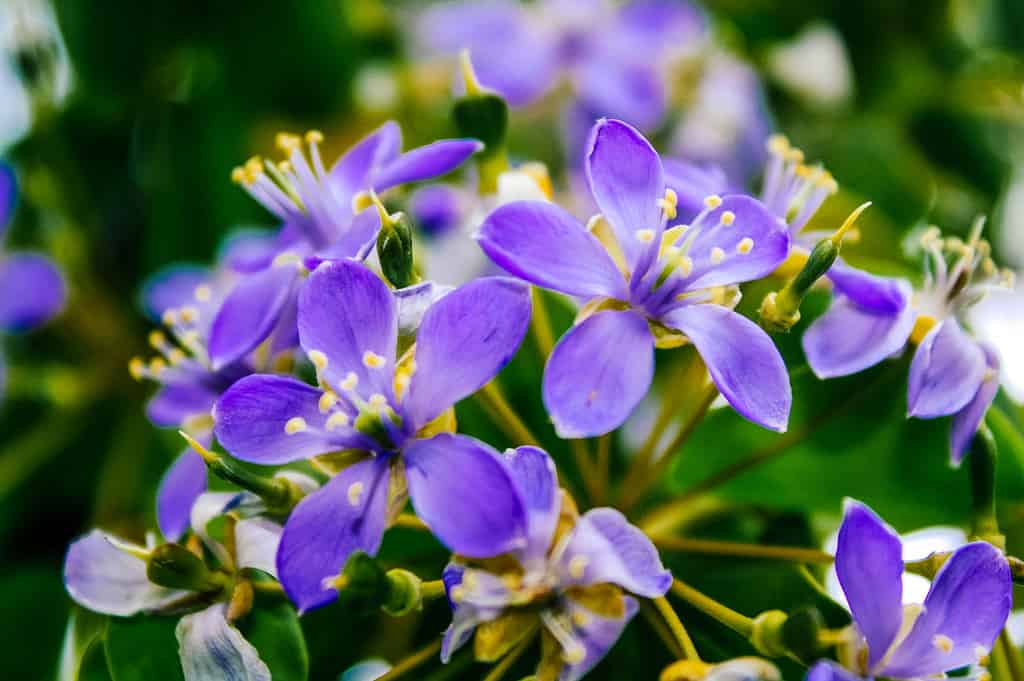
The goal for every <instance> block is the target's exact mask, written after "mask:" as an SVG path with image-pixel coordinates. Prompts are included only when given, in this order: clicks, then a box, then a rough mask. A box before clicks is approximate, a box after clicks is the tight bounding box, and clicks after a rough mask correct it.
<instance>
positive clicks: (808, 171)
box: [796, 164, 818, 180]
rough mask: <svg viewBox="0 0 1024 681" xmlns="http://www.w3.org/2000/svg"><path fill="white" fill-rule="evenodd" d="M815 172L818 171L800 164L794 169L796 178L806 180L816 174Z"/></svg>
mask: <svg viewBox="0 0 1024 681" xmlns="http://www.w3.org/2000/svg"><path fill="white" fill-rule="evenodd" d="M817 170H818V169H817V168H812V167H811V166H809V165H804V164H801V165H798V166H797V167H796V175H797V177H799V178H801V179H804V180H806V179H807V178H809V177H810V176H811V175H813V174H814V173H815V172H817Z"/></svg>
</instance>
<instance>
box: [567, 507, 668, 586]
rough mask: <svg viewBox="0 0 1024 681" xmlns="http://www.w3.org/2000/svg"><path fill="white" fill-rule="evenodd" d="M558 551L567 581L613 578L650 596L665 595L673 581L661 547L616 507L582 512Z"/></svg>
mask: <svg viewBox="0 0 1024 681" xmlns="http://www.w3.org/2000/svg"><path fill="white" fill-rule="evenodd" d="M555 555H556V560H557V562H558V569H559V572H560V573H561V578H562V583H563V584H582V585H586V584H599V583H602V582H611V583H612V584H618V585H619V586H621V587H622V588H623V589H625V590H627V591H630V592H632V593H635V594H637V595H638V596H645V597H647V598H658V597H659V596H664V595H665V593H666V592H667V591H668V589H669V587H670V586H671V585H672V574H671V573H670V572H669V571H668V570H666V569H665V567H664V566H663V565H662V564H661V558H660V557H659V556H658V549H656V548H655V547H654V544H652V543H651V540H650V539H648V537H647V535H645V534H644V533H643V532H642V531H641V530H640V529H639V528H637V527H635V526H633V525H631V524H630V523H629V521H628V520H626V516H624V515H622V514H621V513H620V512H618V511H616V510H615V509H613V508H595V509H592V510H590V511H587V512H586V513H584V514H583V515H582V516H580V518H579V519H578V520H577V521H576V527H575V528H574V529H573V531H572V533H571V534H570V535H569V536H568V537H566V538H565V539H564V540H563V543H562V545H561V546H559V547H558V548H557V549H556V552H555Z"/></svg>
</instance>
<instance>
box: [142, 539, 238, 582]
mask: <svg viewBox="0 0 1024 681" xmlns="http://www.w3.org/2000/svg"><path fill="white" fill-rule="evenodd" d="M146 577H148V578H149V581H151V582H153V583H154V584H157V585H159V586H164V587H167V588H168V589H185V590H188V591H213V590H215V589H219V588H221V587H223V586H224V583H223V581H222V580H220V579H218V578H217V575H215V574H214V573H213V572H211V571H210V569H209V568H208V567H206V563H204V562H203V560H202V559H201V558H199V557H198V556H197V555H196V554H194V553H192V552H191V551H189V550H188V549H186V548H185V547H184V546H182V545H181V544H163V545H161V546H158V547H156V548H155V549H153V551H152V553H150V555H149V560H148V561H146Z"/></svg>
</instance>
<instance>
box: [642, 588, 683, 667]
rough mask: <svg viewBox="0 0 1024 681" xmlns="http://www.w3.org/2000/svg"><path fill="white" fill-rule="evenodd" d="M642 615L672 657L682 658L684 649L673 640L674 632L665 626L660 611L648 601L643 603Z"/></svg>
mask: <svg viewBox="0 0 1024 681" xmlns="http://www.w3.org/2000/svg"><path fill="white" fill-rule="evenodd" d="M640 614H642V615H643V616H644V619H645V620H647V623H648V624H650V625H651V629H653V630H654V633H655V634H656V635H657V636H658V638H660V639H661V642H662V643H664V644H665V647H666V648H668V650H669V652H670V653H672V656H673V657H676V658H682V657H683V649H682V648H680V647H679V643H677V642H676V640H675V639H674V638H672V632H670V631H669V630H668V627H667V626H665V622H664V620H662V618H661V616H660V615H659V614H658V609H657V608H656V607H654V604H653V603H652V602H651V601H648V600H646V599H645V600H643V601H641V602H640Z"/></svg>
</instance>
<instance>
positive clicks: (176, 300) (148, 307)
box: [141, 265, 210, 322]
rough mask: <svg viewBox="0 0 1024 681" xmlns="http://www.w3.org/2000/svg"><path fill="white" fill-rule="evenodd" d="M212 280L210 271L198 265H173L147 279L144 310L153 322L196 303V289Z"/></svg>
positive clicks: (144, 288) (142, 299)
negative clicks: (170, 312)
mask: <svg viewBox="0 0 1024 681" xmlns="http://www.w3.org/2000/svg"><path fill="white" fill-rule="evenodd" d="M209 280H210V271H209V270H208V269H207V268H205V267H201V266H198V265H171V266H170V267H165V268H164V269H162V270H160V271H159V272H157V273H156V274H154V275H152V276H151V277H149V278H147V279H146V281H145V282H144V283H143V285H142V295H141V302H142V309H143V311H144V312H145V313H146V315H147V316H148V317H149V318H150V319H152V320H153V321H157V322H159V321H160V317H161V315H163V313H164V311H165V310H167V309H169V308H172V307H181V306H182V305H185V304H186V303H192V302H194V301H195V292H196V289H197V288H198V287H199V286H201V285H202V284H205V283H207V282H208V281H209Z"/></svg>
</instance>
